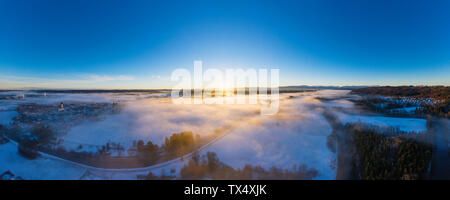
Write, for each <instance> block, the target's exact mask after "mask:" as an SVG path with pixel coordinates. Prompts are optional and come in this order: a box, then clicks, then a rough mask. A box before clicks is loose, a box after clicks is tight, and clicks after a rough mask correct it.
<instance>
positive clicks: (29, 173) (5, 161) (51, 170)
mask: <svg viewBox="0 0 450 200" xmlns="http://www.w3.org/2000/svg"><path fill="white" fill-rule="evenodd" d="M0 163H1V164H0V173H3V172H5V171H7V170H10V171H11V172H12V173H14V174H15V175H16V176H20V177H22V178H24V179H28V180H30V179H31V180H38V179H46V180H63V179H78V178H79V177H80V176H81V174H82V173H83V171H84V169H83V168H80V167H75V166H73V165H70V164H66V163H63V162H60V161H54V160H50V159H47V158H42V157H40V158H37V159H35V160H28V159H26V158H24V157H22V156H21V155H20V154H19V153H18V152H17V145H15V144H13V143H11V142H9V143H6V144H2V145H0Z"/></svg>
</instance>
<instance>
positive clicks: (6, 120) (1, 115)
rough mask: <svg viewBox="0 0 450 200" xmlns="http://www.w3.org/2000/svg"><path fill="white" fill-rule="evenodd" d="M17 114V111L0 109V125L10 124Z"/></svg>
mask: <svg viewBox="0 0 450 200" xmlns="http://www.w3.org/2000/svg"><path fill="white" fill-rule="evenodd" d="M17 115H18V114H17V112H16V111H0V125H9V124H10V123H12V120H13V118H14V117H16V116H17Z"/></svg>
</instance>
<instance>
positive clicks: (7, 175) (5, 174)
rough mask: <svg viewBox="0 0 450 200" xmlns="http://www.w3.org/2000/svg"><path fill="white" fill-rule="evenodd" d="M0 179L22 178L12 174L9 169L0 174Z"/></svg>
mask: <svg viewBox="0 0 450 200" xmlns="http://www.w3.org/2000/svg"><path fill="white" fill-rule="evenodd" d="M0 180H23V178H22V177H20V176H16V175H14V174H13V173H12V172H11V171H9V170H8V171H6V172H3V174H0Z"/></svg>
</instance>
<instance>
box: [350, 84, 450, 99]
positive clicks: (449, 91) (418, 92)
mask: <svg viewBox="0 0 450 200" xmlns="http://www.w3.org/2000/svg"><path fill="white" fill-rule="evenodd" d="M352 91H353V92H354V93H358V94H369V95H382V96H398V97H416V98H434V99H438V100H443V101H449V100H450V87H449V86H397V87H392V86H382V87H367V88H355V89H353V90H352Z"/></svg>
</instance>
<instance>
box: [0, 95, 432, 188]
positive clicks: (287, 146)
mask: <svg viewBox="0 0 450 200" xmlns="http://www.w3.org/2000/svg"><path fill="white" fill-rule="evenodd" d="M348 92H349V91H346V90H321V91H318V92H305V93H292V94H281V95H280V107H279V112H278V114H276V115H271V116H264V115H260V106H259V105H248V104H245V105H226V104H223V105H217V104H213V105H205V104H202V105H183V104H182V105H176V104H173V103H172V101H171V99H170V98H168V97H167V96H166V95H162V94H156V95H155V94H153V95H140V96H137V95H114V94H63V95H61V94H58V95H46V97H30V99H29V100H26V99H27V98H25V99H24V100H22V101H32V102H36V103H59V102H67V101H87V102H111V101H118V100H121V101H122V103H123V104H124V105H125V106H124V107H123V109H122V111H121V112H120V113H118V114H112V115H107V116H102V117H101V118H100V119H99V120H95V121H84V122H82V123H81V124H79V125H77V126H75V127H72V128H71V129H70V130H69V131H68V132H67V133H66V134H65V135H64V136H62V138H63V140H64V144H63V145H65V146H66V148H68V149H75V148H76V147H77V146H79V145H80V144H82V145H85V146H86V149H85V150H86V151H88V150H92V149H89V148H88V147H87V146H89V145H94V146H96V145H99V146H101V145H105V144H106V143H107V142H115V143H120V144H121V145H122V146H124V147H130V146H131V145H132V143H133V141H135V140H140V139H141V140H144V141H152V142H153V143H156V144H159V145H161V144H162V143H163V142H164V138H165V137H169V136H170V135H172V134H173V133H179V132H182V131H192V132H193V133H195V134H199V135H200V136H201V137H204V136H206V135H208V134H212V133H214V131H215V130H216V129H218V128H223V127H225V126H227V127H231V129H230V130H229V131H228V132H227V134H226V135H225V136H224V137H223V138H221V139H220V140H218V141H216V142H214V143H213V144H211V145H210V146H208V147H207V148H205V149H203V150H202V152H206V151H214V152H216V153H217V155H218V157H219V159H220V160H221V161H223V162H224V163H226V164H228V165H231V166H233V167H243V166H244V165H245V164H251V165H261V166H263V167H266V168H269V167H272V166H275V167H279V168H285V169H291V168H292V167H293V166H294V165H296V166H299V165H302V164H305V165H307V166H308V167H309V168H313V169H316V170H318V172H319V175H318V177H316V178H317V179H334V178H335V176H336V169H335V167H336V155H335V154H334V153H332V152H331V151H330V150H329V149H328V148H327V145H326V142H327V136H328V135H329V134H330V133H331V131H332V129H331V127H330V125H329V124H328V122H327V121H326V120H325V119H324V117H323V116H322V114H321V112H322V111H324V110H325V111H328V110H331V109H332V108H335V107H341V108H346V109H351V108H352V107H353V106H354V105H353V103H352V102H350V101H348V100H345V99H337V100H333V99H334V98H337V97H342V96H346V95H347V93H348ZM156 97H157V98H156ZM316 97H321V98H328V99H331V100H327V101H320V100H318V99H316ZM0 101H3V100H0ZM3 102H5V104H3V105H6V104H7V103H6V100H4V101H3ZM8 105H9V104H8ZM0 110H1V109H0ZM3 112H5V113H3V114H2V112H1V111H0V122H3V123H6V122H7V121H9V120H11V119H12V118H13V117H14V114H15V113H14V111H11V109H7V110H5V111H3ZM340 115H341V116H343V119H342V120H344V121H349V122H351V119H350V118H351V116H352V115H349V114H343V113H341V114H340ZM359 117H360V116H359ZM2 118H3V119H2ZM381 118H382V117H381ZM361 120H365V121H367V122H368V123H371V120H374V121H375V123H378V124H376V125H391V124H390V123H392V122H393V123H394V125H395V126H399V128H402V126H408V127H413V128H415V129H418V130H419V131H423V129H424V127H425V124H426V121H425V120H423V119H413V120H412V121H407V125H405V124H404V123H403V122H398V121H397V120H402V119H401V118H392V119H389V120H384V121H383V119H378V118H372V117H366V118H361ZM356 121H358V120H356ZM377 121H378V122H377ZM380 121H381V122H380ZM396 122H398V123H397V124H395V123H396ZM380 123H381V124H380ZM383 123H384V124H383ZM405 123H406V122H405ZM408 130H409V129H408ZM0 153H1V152H0ZM177 168H179V167H177ZM49 169H51V166H48V167H46V168H40V169H29V170H38V171H39V170H49ZM23 176H25V175H23ZM61 176H63V175H61ZM42 178H43V179H45V178H46V177H42ZM61 178H66V176H65V175H64V176H63V177H61ZM70 178H76V177H70Z"/></svg>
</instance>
